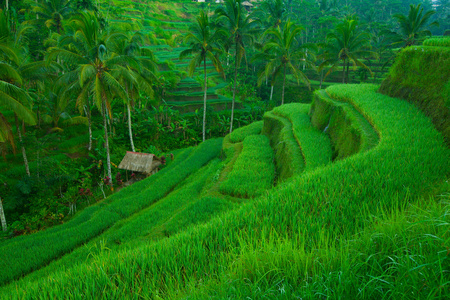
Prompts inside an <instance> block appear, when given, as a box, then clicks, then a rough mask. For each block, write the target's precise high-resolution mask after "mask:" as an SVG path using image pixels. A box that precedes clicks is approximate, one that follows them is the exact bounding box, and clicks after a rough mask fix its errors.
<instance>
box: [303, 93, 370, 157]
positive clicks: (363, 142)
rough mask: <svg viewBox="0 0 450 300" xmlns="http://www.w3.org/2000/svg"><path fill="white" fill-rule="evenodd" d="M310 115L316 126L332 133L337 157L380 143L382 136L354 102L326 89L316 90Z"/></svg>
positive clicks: (365, 149)
mask: <svg viewBox="0 0 450 300" xmlns="http://www.w3.org/2000/svg"><path fill="white" fill-rule="evenodd" d="M310 115H311V121H312V124H313V126H314V127H316V128H317V129H319V130H320V131H323V132H326V133H327V134H328V135H329V137H330V140H331V143H332V146H333V151H334V153H333V159H337V160H339V159H343V158H346V157H348V156H351V155H353V154H355V153H357V152H364V151H367V150H369V149H371V148H373V147H374V146H375V145H377V144H378V141H379V135H378V133H377V131H376V130H375V129H374V127H373V126H372V124H371V123H370V122H369V121H368V120H367V119H366V118H365V117H364V116H363V115H362V114H361V113H360V112H359V111H358V110H357V109H356V108H355V107H354V106H353V105H352V104H351V103H348V102H343V101H338V100H335V99H333V98H331V97H330V96H329V95H328V94H327V92H326V91H325V90H318V91H316V92H315V95H314V101H313V103H312V105H311V111H310Z"/></svg>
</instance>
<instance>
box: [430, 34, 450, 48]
mask: <svg viewBox="0 0 450 300" xmlns="http://www.w3.org/2000/svg"><path fill="white" fill-rule="evenodd" d="M423 45H424V46H436V47H450V37H448V36H443V37H432V38H428V39H426V40H425V41H423Z"/></svg>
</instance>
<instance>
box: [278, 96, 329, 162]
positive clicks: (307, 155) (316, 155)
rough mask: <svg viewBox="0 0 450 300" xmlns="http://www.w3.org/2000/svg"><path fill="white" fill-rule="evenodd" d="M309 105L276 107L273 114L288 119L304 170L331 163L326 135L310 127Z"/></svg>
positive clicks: (297, 104)
mask: <svg viewBox="0 0 450 300" xmlns="http://www.w3.org/2000/svg"><path fill="white" fill-rule="evenodd" d="M310 107H311V106H310V105H309V104H301V103H291V104H286V105H282V106H279V107H276V108H275V109H274V110H273V112H274V113H275V114H277V115H279V116H282V117H284V118H286V119H288V120H289V121H290V122H291V123H292V130H293V133H294V137H295V139H296V140H297V143H298V144H299V145H300V148H301V152H302V154H303V157H304V160H305V170H312V169H314V168H317V167H319V166H324V165H326V164H328V163H330V162H331V156H332V148H331V143H330V139H329V138H328V137H327V135H326V134H325V133H323V132H321V131H319V130H318V129H316V128H315V127H313V126H312V124H311V120H310V117H309V115H308V113H309V110H310Z"/></svg>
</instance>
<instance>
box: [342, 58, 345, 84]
mask: <svg viewBox="0 0 450 300" xmlns="http://www.w3.org/2000/svg"><path fill="white" fill-rule="evenodd" d="M342 83H345V59H344V64H343V65H342Z"/></svg>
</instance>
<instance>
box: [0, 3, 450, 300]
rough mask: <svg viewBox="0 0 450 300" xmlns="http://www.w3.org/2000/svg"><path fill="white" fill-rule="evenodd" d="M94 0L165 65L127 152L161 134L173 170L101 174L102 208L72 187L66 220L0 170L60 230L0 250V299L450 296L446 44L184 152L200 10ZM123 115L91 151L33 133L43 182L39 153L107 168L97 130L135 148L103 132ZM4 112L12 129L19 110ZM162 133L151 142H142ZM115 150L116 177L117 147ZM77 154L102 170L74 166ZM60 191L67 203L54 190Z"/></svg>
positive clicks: (12, 171)
mask: <svg viewBox="0 0 450 300" xmlns="http://www.w3.org/2000/svg"><path fill="white" fill-rule="evenodd" d="M111 3H113V4H114V5H110V4H111ZM101 4H102V5H101V10H102V13H103V14H104V17H105V18H106V19H107V21H108V22H109V23H114V24H115V25H113V26H118V27H121V28H122V29H123V28H128V29H129V30H130V31H133V32H134V31H135V30H138V29H143V30H144V31H145V32H147V33H148V36H147V38H148V40H147V41H148V42H149V44H148V45H147V46H145V47H147V49H150V50H152V51H153V52H154V55H155V57H156V60H157V63H158V66H159V68H160V69H161V70H162V71H161V72H160V73H159V75H158V76H159V77H158V80H160V81H161V82H163V85H161V86H158V88H159V89H161V90H160V91H161V94H160V96H161V99H157V100H158V101H160V102H161V103H164V104H165V105H161V107H160V108H156V107H154V108H152V109H154V111H150V110H149V109H147V107H144V108H142V107H140V108H139V109H136V113H135V114H136V115H138V112H139V113H142V116H139V118H138V116H136V118H137V119H138V120H136V121H137V122H136V124H137V125H136V129H137V130H136V132H138V133H137V135H136V137H139V139H140V142H142V144H141V145H142V146H141V145H140V147H139V148H137V151H143V152H151V151H154V150H158V149H156V147H155V145H153V144H152V143H154V142H155V140H157V139H160V140H162V141H163V143H165V145H166V148H165V150H164V151H166V150H171V149H172V150H173V149H176V150H173V151H168V152H166V153H162V151H159V150H158V152H159V153H158V156H161V160H164V161H166V162H167V163H165V164H164V165H162V166H161V169H160V170H159V171H158V172H156V173H155V174H153V175H151V176H149V177H147V178H145V179H142V180H137V179H136V178H135V175H134V173H133V175H131V174H130V177H131V178H132V180H131V181H133V182H134V183H133V184H132V185H130V186H121V184H122V183H123V181H125V179H124V178H123V179H124V180H123V181H122V179H121V178H120V176H121V175H120V173H117V175H116V178H115V180H116V182H119V181H120V182H121V184H120V185H119V184H115V185H114V186H112V185H111V186H108V183H109V180H113V178H111V177H112V174H108V175H109V176H110V177H106V178H105V176H106V175H105V173H103V175H102V176H103V177H100V176H99V175H98V174H97V175H96V177H98V178H100V179H101V180H100V182H99V183H98V186H99V189H101V193H102V194H103V197H99V199H98V201H97V199H90V198H89V197H85V196H86V190H85V189H84V188H85V187H86V186H87V185H83V186H82V185H79V186H71V183H70V181H68V183H67V189H68V190H69V189H70V192H71V193H73V194H74V195H75V196H76V197H75V198H74V199H83V200H84V203H83V206H82V207H80V209H79V210H78V212H75V211H76V209H75V210H73V205H75V207H76V201H75V202H68V205H72V206H71V211H70V213H69V214H71V216H70V217H69V218H64V216H63V215H62V214H59V215H58V211H57V210H55V208H54V207H51V206H50V207H49V208H47V207H46V206H45V201H46V200H48V199H46V198H45V197H48V196H52V194H53V193H54V192H55V191H54V190H50V188H49V187H46V186H45V184H47V181H45V180H43V181H41V182H43V183H44V184H42V185H41V186H39V191H37V190H36V189H35V190H32V189H31V188H30V189H29V191H28V190H26V188H27V186H26V185H24V184H22V183H21V181H18V179H17V178H18V175H19V174H22V173H24V167H22V166H20V169H19V161H18V159H16V160H8V162H7V163H6V162H5V163H3V164H0V171H2V177H5V178H6V179H5V182H8V185H11V186H13V184H14V187H15V188H17V189H19V188H22V189H23V190H25V191H26V192H27V193H28V194H31V195H36V197H35V199H36V201H35V202H34V203H31V204H30V205H28V206H25V208H27V209H28V208H29V207H32V206H36V207H38V208H39V207H42V209H40V210H36V211H37V212H38V213H36V215H34V211H31V212H30V213H29V215H30V216H31V217H33V218H34V217H35V216H36V219H39V218H42V219H50V218H59V219H58V220H57V221H55V223H54V224H56V223H60V224H57V225H55V226H52V227H46V229H44V230H40V231H38V230H29V231H27V232H26V233H29V234H24V235H20V236H16V237H12V235H11V236H7V235H6V234H5V235H4V237H2V238H1V239H0V270H1V272H0V299H33V300H34V299H329V298H331V299H370V300H372V299H450V227H449V225H450V183H449V178H450V160H449V157H450V148H449V147H448V139H447V133H448V132H449V131H448V120H447V113H448V111H446V110H445V109H448V101H447V98H448V97H447V96H448V95H449V93H448V92H449V89H448V88H449V84H450V82H449V76H448V75H450V74H449V73H448V72H449V71H448V70H450V61H449V59H448V55H447V54H448V49H450V48H448V47H447V46H448V45H447V41H446V40H444V39H430V40H428V41H425V43H424V46H417V47H415V46H414V47H410V48H406V49H405V50H403V51H402V52H400V53H399V55H398V57H397V61H396V62H395V64H394V65H393V67H392V68H391V69H390V71H389V72H390V73H389V76H388V77H387V78H386V79H385V80H384V81H383V82H382V83H381V85H379V84H331V83H329V82H328V83H319V85H321V86H326V88H325V89H318V90H315V91H313V92H309V91H307V92H306V89H305V88H304V87H300V88H298V89H297V88H296V87H294V86H292V85H291V86H289V88H288V89H287V91H288V92H287V94H286V95H287V97H289V98H290V99H289V101H291V100H292V101H295V102H297V103H289V104H285V105H282V106H276V107H274V108H273V109H272V108H271V109H268V110H267V111H265V112H264V114H263V116H262V113H261V115H260V116H262V120H261V118H260V117H258V118H256V117H255V118H254V117H253V115H250V114H248V113H247V114H246V115H248V116H249V119H251V120H259V121H256V122H253V123H251V124H249V125H247V126H242V127H240V126H239V125H238V126H236V128H237V127H239V128H237V129H236V128H235V130H234V131H233V132H232V133H230V134H227V135H226V136H222V135H218V134H216V135H214V134H212V135H211V134H210V136H215V137H216V138H210V139H206V141H203V142H202V143H200V142H198V144H196V142H195V139H193V140H194V142H195V144H196V146H192V147H187V145H193V144H194V142H191V141H188V142H186V143H184V142H185V140H186V139H189V137H188V138H186V137H183V139H181V136H183V135H184V134H185V133H186V132H185V131H178V132H177V126H178V125H179V124H175V121H173V119H174V118H175V117H174V116H175V114H172V115H171V114H169V112H170V113H173V111H172V110H171V109H169V106H170V107H175V108H176V109H177V110H178V112H179V113H182V114H184V116H186V115H187V116H189V114H198V109H199V106H200V100H198V99H201V95H202V92H201V84H200V83H199V82H200V81H201V80H197V79H195V78H187V77H186V72H185V71H184V70H182V69H183V68H185V67H186V64H187V62H186V61H180V60H179V59H178V57H179V54H180V52H181V51H182V50H183V49H185V48H182V47H180V40H179V38H180V36H181V35H182V33H183V32H185V30H187V28H188V26H189V24H188V20H189V19H190V18H191V17H192V16H193V15H194V14H196V13H197V9H196V8H195V6H194V5H193V3H188V2H187V1H185V2H176V3H175V2H172V1H169V2H159V1H144V2H138V1H123V0H112V1H111V2H109V1H108V2H106V1H103V2H101ZM197 7H198V6H197ZM92 16H93V15H92ZM130 16H131V17H130ZM92 20H94V19H92ZM352 21H353V20H352ZM94 23H95V22H94ZM94 23H92V24H94ZM86 24H91V23H86ZM92 24H91V25H92ZM5 28H6V27H5ZM99 49H100V48H99ZM94 50H95V49H94ZM143 53H144V52H143ZM145 53H146V52H145ZM152 55H153V54H152ZM427 60H431V61H432V63H430V64H429V65H427ZM97 61H98V60H97ZM66 62H67V61H66ZM379 62H380V61H378V63H379ZM343 66H345V61H344V64H343ZM429 66H431V67H432V68H429ZM208 69H209V70H210V71H211V73H210V75H211V80H210V82H209V84H208V91H207V94H208V96H209V100H211V101H210V102H209V103H210V104H211V107H210V110H211V111H212V110H227V109H228V104H229V99H228V98H227V97H225V96H223V95H221V92H223V91H225V90H226V86H227V84H226V83H225V82H224V81H223V79H221V78H220V77H219V76H217V75H218V74H217V73H215V72H214V70H213V68H212V66H211V64H209V65H208ZM255 70H256V69H255ZM255 70H254V72H255ZM432 71H437V72H432ZM249 72H251V71H249ZM380 72H381V66H380ZM380 72H378V73H379V74H378V75H379V76H378V80H381V77H382V75H381V73H380ZM347 73H348V70H347ZM92 74H96V73H95V72H94V73H92ZM130 74H131V73H130ZM253 75H254V74H253ZM316 75H317V74H316ZM342 75H345V71H344V70H343V71H342ZM363 75H364V74H363ZM130 76H131V75H130ZM75 77H76V76H75ZM94 77H95V78H97V79H98V78H99V77H97V76H94ZM94 77H93V78H94ZM108 78H110V77H108ZM336 78H337V77H336ZM343 78H344V77H343ZM316 79H317V78H316ZM337 79H338V78H337ZM80 80H81V79H80ZM288 80H289V81H292V77H291V78H290V79H289V78H288ZM319 80H320V79H319ZM349 80H351V81H353V82H357V80H358V79H357V78H356V77H355V75H352V76H350V77H349ZM316 81H317V80H316ZM320 81H322V80H320ZM374 82H375V83H377V81H376V80H374ZM316 83H317V82H316ZM322 84H323V85H322ZM244 85H245V87H251V88H254V87H253V86H251V85H250V84H248V83H245V84H243V86H244ZM111 87H114V86H111ZM111 87H110V88H111ZM126 87H128V85H127V86H126ZM137 87H139V86H135V88H137ZM266 88H267V86H266ZM105 91H108V89H106V90H105ZM137 91H138V92H141V90H139V89H137ZM94 92H95V95H96V97H97V98H102V97H103V96H102V97H101V94H100V93H99V92H98V91H97V90H95V91H94ZM253 92H254V90H253ZM276 93H279V91H277V92H276ZM86 95H87V94H86ZM104 95H106V92H105V93H104ZM299 95H306V96H305V97H300V96H299ZM145 96H149V95H145ZM149 97H150V96H149ZM158 97H159V96H158ZM55 98H57V97H55ZM103 98H105V99H106V96H105V97H103ZM402 98H403V99H402ZM255 99H256V98H255ZM255 99H253V100H254V102H260V101H259V99H256V100H255ZM116 100H119V99H116ZM253 100H252V101H253ZM158 101H155V103H156V102H158ZM289 101H287V102H289ZM300 102H302V103H300ZM274 103H275V102H273V104H274ZM122 104H123V109H124V111H123V114H115V115H110V116H109V118H110V121H111V122H110V124H109V126H108V124H107V111H106V100H105V102H104V103H103V102H102V103H101V106H102V108H101V109H102V114H103V116H104V117H103V123H102V124H103V125H102V126H103V129H104V131H103V130H102V129H101V126H100V125H98V127H94V131H93V136H94V138H95V139H96V140H97V142H96V143H95V147H96V148H95V149H93V150H92V151H91V150H89V152H88V151H87V149H86V147H84V145H86V144H87V142H88V137H87V134H83V135H81V134H80V132H81V131H80V128H81V127H80V126H81V125H75V126H73V127H68V128H67V129H65V131H64V135H62V134H61V135H58V136H57V138H56V136H55V137H54V138H52V139H50V138H51V137H46V139H48V140H47V143H48V150H46V149H45V148H47V147H44V146H43V143H42V145H38V144H37V143H38V138H37V137H34V140H33V141H36V147H35V149H34V151H33V152H30V153H31V155H33V157H37V159H36V160H34V159H33V160H31V159H30V162H31V164H30V166H31V170H32V171H33V173H34V172H36V173H37V178H39V176H41V178H42V177H44V178H45V179H47V180H48V181H50V180H53V179H52V177H51V176H50V175H49V174H48V173H45V171H43V167H44V165H43V163H40V160H39V156H40V155H44V150H46V151H45V152H46V153H45V155H48V156H54V157H55V158H54V160H46V161H45V168H46V169H47V170H49V169H52V168H53V169H55V170H57V169H58V168H64V169H65V170H66V171H65V173H64V174H65V176H66V175H67V176H66V177H67V178H69V175H70V176H76V177H77V178H81V179H80V182H81V183H83V184H85V182H84V180H85V178H83V176H85V175H86V174H88V175H91V176H92V174H90V173H89V172H90V171H96V170H97V171H98V170H100V169H101V167H102V166H103V165H107V166H108V167H110V163H109V156H108V159H107V160H106V163H105V160H104V158H103V157H102V156H99V157H98V158H95V157H94V156H95V155H96V153H97V155H98V153H100V152H101V151H103V150H104V149H103V148H108V147H109V146H108V145H109V144H108V141H109V138H108V134H109V133H108V131H109V132H110V134H111V135H117V136H119V137H120V138H127V137H128V136H127V135H126V134H128V133H126V134H124V132H125V131H123V130H124V129H117V132H116V127H115V126H113V125H114V124H113V121H114V119H117V121H120V120H122V122H125V108H126V106H127V105H126V104H125V103H122ZM253 104H255V103H253ZM155 105H156V104H155ZM139 106H141V105H139ZM127 107H128V106H127ZM266 107H269V106H266ZM128 108H129V107H128ZM243 111H244V112H245V108H244V109H243ZM261 111H262V110H261ZM261 111H260V112H261ZM128 112H129V109H128ZM178 112H177V114H176V115H177V116H179V113H178ZM128 115H130V113H128ZM6 117H7V118H17V117H16V116H15V114H14V113H13V112H12V111H11V112H10V114H9V115H8V114H6ZM97 117H100V116H99V115H98V116H97ZM153 118H156V122H155V123H152V122H151V119H153ZM159 118H160V120H159ZM172 118H173V119H172ZM172 121H173V122H172ZM197 121H199V119H198V120H197ZM227 121H228V120H226V119H224V122H223V123H222V124H226V123H228V122H227ZM185 123H186V124H187V121H186V122H185ZM236 123H238V124H239V121H238V120H236ZM123 124H125V123H123ZM129 124H130V126H131V121H129ZM442 124H443V125H442ZM76 126H79V127H76ZM157 126H159V127H157ZM222 126H223V127H224V128H226V127H225V126H226V125H222ZM22 127H25V126H22ZM108 127H109V128H108ZM117 128H119V127H117ZM124 128H125V127H124ZM158 128H162V129H163V130H161V132H160V133H161V134H160V133H158V134H156V135H151V134H150V133H149V131H150V130H158ZM186 128H187V125H186ZM138 130H140V131H138ZM183 130H184V129H183ZM17 131H18V132H20V125H17ZM83 132H85V128H83ZM169 132H170V133H169ZM225 132H228V131H227V130H226V129H225ZM52 135H53V134H52ZM102 135H103V136H105V138H103V136H102ZM129 135H130V136H132V134H131V133H129ZM177 135H179V136H180V139H179V140H177V139H175V137H176V136H177ZM217 136H220V137H218V138H217ZM117 140H119V138H117ZM114 141H115V140H114V139H111V144H112V145H111V146H112V147H115V150H116V151H115V152H114V155H112V160H111V162H112V163H111V164H112V165H115V162H118V160H119V158H121V157H122V152H124V151H122V149H121V148H120V145H119V143H117V144H114ZM144 142H145V143H148V144H147V145H145V144H144ZM127 145H128V141H127ZM173 145H176V147H175V146H173ZM127 147H128V146H127ZM144 147H145V148H144ZM171 147H172V148H171ZM183 147H184V148H183ZM179 148H181V149H179ZM105 151H106V150H105ZM108 151H109V150H108ZM133 151H134V150H133ZM108 153H109V152H108ZM119 153H120V154H119ZM153 153H155V152H153ZM31 155H30V156H31ZM80 155H86V156H89V157H90V158H95V159H93V160H92V161H89V164H87V165H86V166H84V165H78V166H77V168H75V167H74V166H72V168H69V167H70V166H69V164H70V163H72V162H73V161H72V159H73V158H76V157H77V156H80ZM162 156H164V158H162ZM58 163H59V165H58ZM63 163H64V164H63ZM66 163H67V164H66ZM13 164H14V167H12V166H13ZM15 165H17V167H16V166H15ZM115 167H117V166H115ZM44 170H45V169H44ZM70 173H74V174H70ZM110 173H111V172H110ZM64 174H61V176H59V177H58V178H60V179H61V178H62V179H64V177H63V175H64ZM122 176H124V177H125V176H126V177H127V178H126V180H128V173H125V175H123V174H122ZM92 177H94V176H92ZM86 178H87V179H89V176H86ZM0 179H1V178H0ZM62 179H61V180H62ZM30 181H31V179H30ZM23 182H25V183H26V181H23ZM93 182H94V181H93ZM20 184H22V186H21V185H20ZM95 184H96V185H97V182H95ZM127 184H128V183H127ZM30 186H31V185H30ZM48 186H50V184H49V185H48ZM119 186H120V187H119ZM3 188H5V189H6V188H7V184H5V186H4V187H3ZM81 188H82V189H81ZM114 188H116V190H114ZM54 189H55V188H54ZM99 191H100V190H99ZM38 192H39V193H38ZM105 192H106V193H105ZM46 193H47V194H48V195H45V194H46ZM56 193H59V196H60V197H61V199H63V200H65V198H64V197H63V191H62V188H61V187H59V191H58V189H56ZM41 195H42V197H41ZM83 197H84V198H83ZM41 198H42V199H41ZM18 199H19V200H20V198H18ZM80 202H81V200H80ZM61 205H63V204H61ZM52 225H53V224H52Z"/></svg>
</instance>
